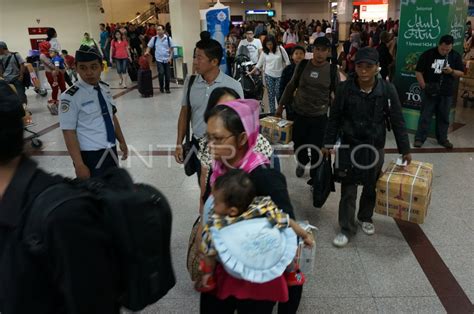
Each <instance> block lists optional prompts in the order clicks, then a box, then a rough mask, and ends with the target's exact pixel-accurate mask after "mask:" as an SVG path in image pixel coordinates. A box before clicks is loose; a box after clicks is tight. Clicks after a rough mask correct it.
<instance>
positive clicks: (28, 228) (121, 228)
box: [22, 168, 176, 311]
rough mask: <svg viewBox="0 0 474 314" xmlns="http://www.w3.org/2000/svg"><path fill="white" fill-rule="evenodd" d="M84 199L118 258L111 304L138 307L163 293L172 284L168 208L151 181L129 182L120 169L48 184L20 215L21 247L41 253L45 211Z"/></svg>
mask: <svg viewBox="0 0 474 314" xmlns="http://www.w3.org/2000/svg"><path fill="white" fill-rule="evenodd" d="M84 198H86V199H89V200H92V201H94V202H95V203H96V204H98V206H97V215H99V217H100V218H101V219H102V220H103V221H104V225H105V228H106V232H107V233H108V234H109V235H110V238H111V241H112V243H113V246H114V249H115V251H116V256H117V257H118V264H119V267H120V274H122V276H123V277H122V278H120V279H121V282H122V283H123V286H122V288H123V290H122V293H121V295H120V297H119V299H118V300H117V303H119V304H120V305H122V306H124V307H125V308H127V309H129V310H132V311H140V310H142V309H144V308H145V307H146V306H148V305H150V304H153V303H155V302H157V301H158V300H159V299H161V298H162V297H163V296H165V295H166V294H167V293H168V291H169V290H170V289H171V288H173V287H174V285H175V283H176V279H175V275H174V271H173V267H172V264H171V251H170V237H171V223H172V215H171V209H170V206H169V204H168V201H167V200H166V198H165V197H164V195H163V194H161V193H160V192H159V191H158V190H156V189H155V188H153V187H152V186H149V185H145V184H134V183H133V181H132V178H131V177H130V175H129V174H128V173H127V171H125V170H123V169H119V168H116V169H112V170H111V171H109V172H108V173H107V174H105V175H104V176H102V177H100V178H93V179H89V180H87V181H75V180H73V181H65V182H62V183H59V184H54V185H52V186H50V187H48V188H47V189H46V190H44V191H43V192H42V193H41V194H39V195H38V196H37V197H36V198H35V200H34V202H33V204H32V205H31V206H29V210H28V211H29V214H28V216H27V219H26V220H25V221H26V222H25V225H24V229H23V233H22V236H23V241H24V243H25V245H26V248H27V249H28V250H29V251H30V252H31V253H32V254H34V255H41V253H43V252H45V251H46V249H47V246H48V243H47V239H46V230H44V226H45V225H46V221H47V219H48V216H49V215H51V214H52V213H53V212H54V211H55V210H56V209H57V208H58V207H59V206H61V205H64V204H65V203H68V202H75V201H77V200H79V199H84ZM91 258H93V257H91Z"/></svg>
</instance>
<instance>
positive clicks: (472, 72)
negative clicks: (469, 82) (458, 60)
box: [465, 60, 474, 78]
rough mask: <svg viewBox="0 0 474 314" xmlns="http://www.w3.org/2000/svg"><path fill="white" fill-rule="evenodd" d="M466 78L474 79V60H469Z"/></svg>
mask: <svg viewBox="0 0 474 314" xmlns="http://www.w3.org/2000/svg"><path fill="white" fill-rule="evenodd" d="M465 76H466V77H470V78H474V60H469V61H467V62H466V71H465Z"/></svg>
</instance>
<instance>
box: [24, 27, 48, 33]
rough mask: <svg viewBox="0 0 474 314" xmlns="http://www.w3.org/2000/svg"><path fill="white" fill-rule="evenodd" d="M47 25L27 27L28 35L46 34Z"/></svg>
mask: <svg viewBox="0 0 474 314" xmlns="http://www.w3.org/2000/svg"><path fill="white" fill-rule="evenodd" d="M48 29H49V27H28V34H29V35H46V33H47V32H48Z"/></svg>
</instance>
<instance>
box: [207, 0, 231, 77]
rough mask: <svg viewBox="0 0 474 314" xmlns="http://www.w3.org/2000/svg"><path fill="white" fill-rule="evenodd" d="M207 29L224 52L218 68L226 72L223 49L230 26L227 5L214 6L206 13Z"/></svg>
mask: <svg viewBox="0 0 474 314" xmlns="http://www.w3.org/2000/svg"><path fill="white" fill-rule="evenodd" d="M216 6H217V5H216ZM206 21H207V31H208V32H210V33H211V38H212V39H215V40H217V41H218V42H219V43H220V44H221V46H222V51H223V52H224V55H223V58H222V60H221V65H220V69H221V71H223V72H224V73H226V72H227V65H226V51H225V46H226V45H225V37H226V36H227V35H228V34H229V27H230V9H229V7H225V6H219V7H218V8H216V7H214V8H211V9H209V10H208V11H207V13H206Z"/></svg>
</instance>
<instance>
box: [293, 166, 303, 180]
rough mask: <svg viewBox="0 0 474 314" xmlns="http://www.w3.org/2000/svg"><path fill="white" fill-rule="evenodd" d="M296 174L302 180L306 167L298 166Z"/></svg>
mask: <svg viewBox="0 0 474 314" xmlns="http://www.w3.org/2000/svg"><path fill="white" fill-rule="evenodd" d="M295 173H296V176H297V177H298V178H301V177H302V176H304V166H300V165H298V166H296V171H295Z"/></svg>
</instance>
